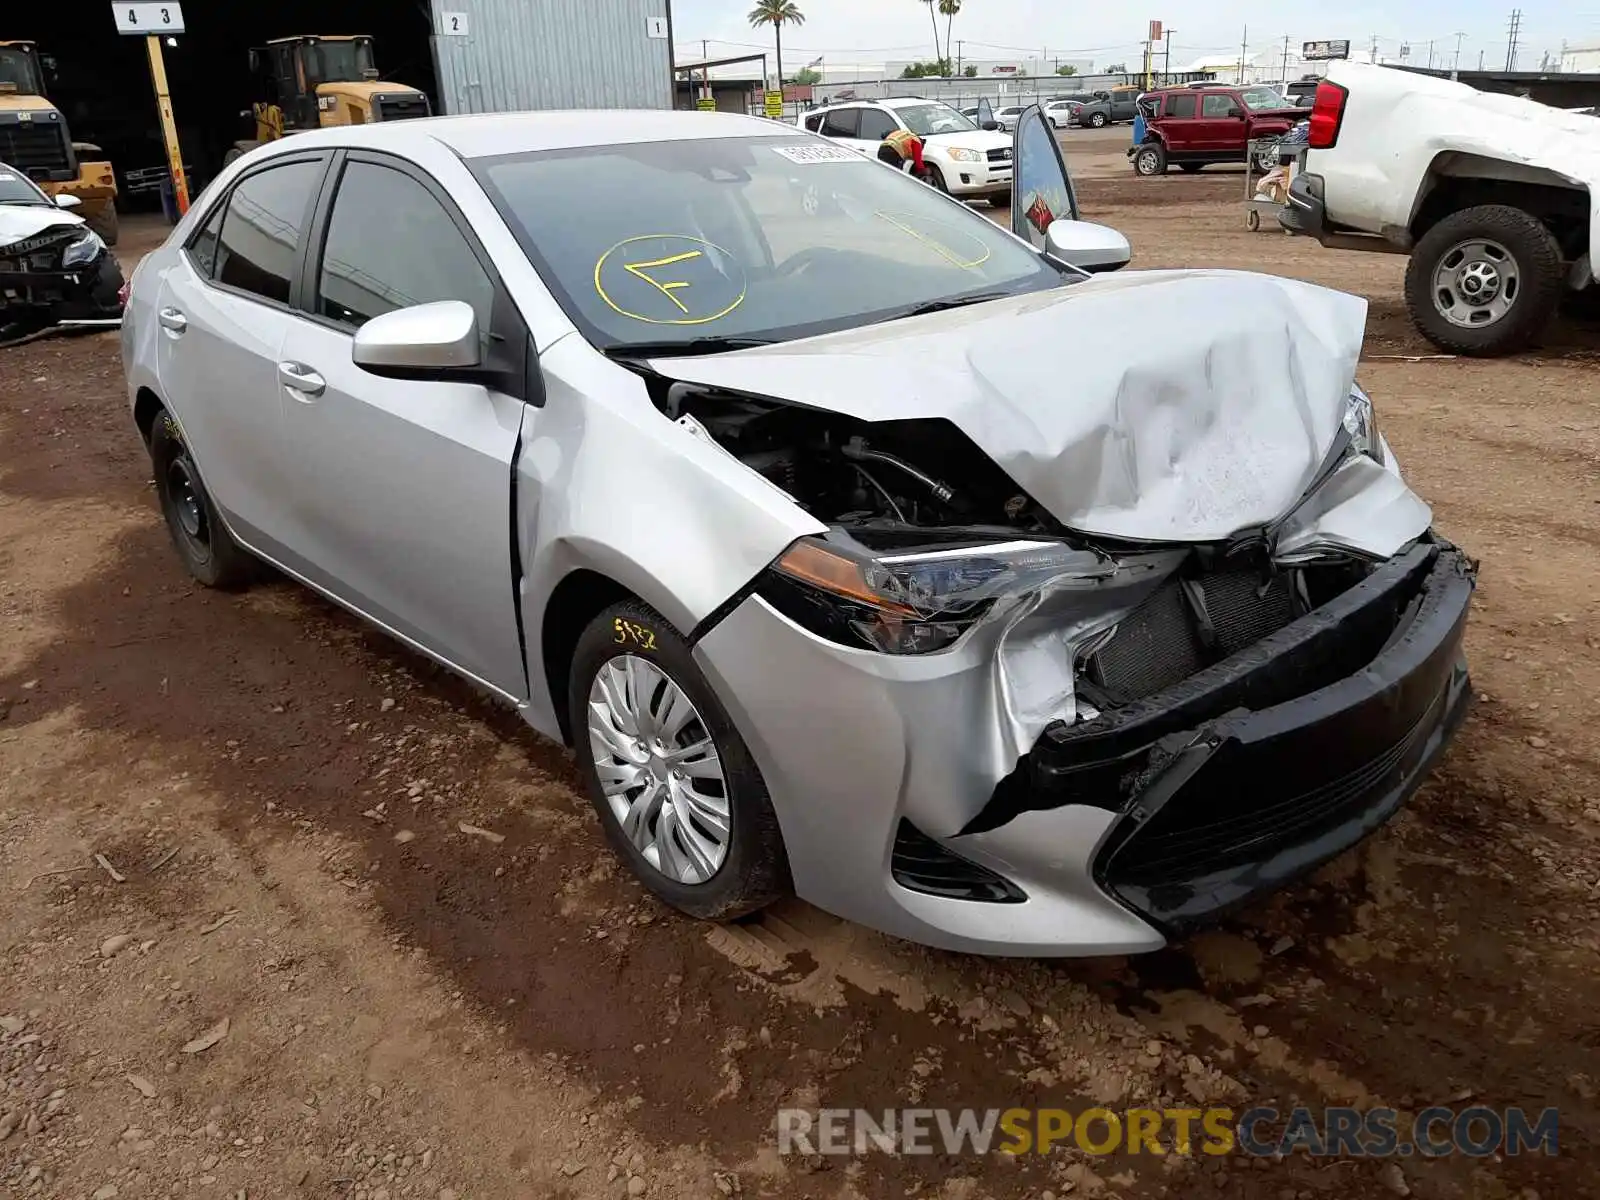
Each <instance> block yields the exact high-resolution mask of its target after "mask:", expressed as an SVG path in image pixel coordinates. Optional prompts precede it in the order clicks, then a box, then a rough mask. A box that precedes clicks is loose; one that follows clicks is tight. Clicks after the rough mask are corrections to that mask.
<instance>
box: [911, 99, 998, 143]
mask: <svg viewBox="0 0 1600 1200" xmlns="http://www.w3.org/2000/svg"><path fill="white" fill-rule="evenodd" d="M895 116H897V117H899V118H900V120H901V122H902V123H903V124H904V125H905V127H906V128H907V129H909V130H910V131H911V132H912V133H914V134H916V135H917V136H918V137H932V136H933V135H934V134H939V133H972V132H973V131H974V130H976V129H977V128H978V127H977V126H976V125H974V124H973V123H972V122H971V121H969V120H967V118H966V117H964V116H962V115H961V114H960V113H958V112H957V111H956V110H955V109H953V108H951V107H950V106H949V105H948V104H906V105H902V106H901V107H900V108H897V109H895Z"/></svg>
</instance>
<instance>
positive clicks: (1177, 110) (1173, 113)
mask: <svg viewBox="0 0 1600 1200" xmlns="http://www.w3.org/2000/svg"><path fill="white" fill-rule="evenodd" d="M1196 99H1198V97H1197V96H1195V94H1194V93H1193V92H1189V93H1187V94H1185V93H1183V92H1177V93H1175V94H1173V95H1170V96H1168V97H1167V116H1169V117H1180V118H1183V117H1193V116H1194V104H1195V100H1196Z"/></svg>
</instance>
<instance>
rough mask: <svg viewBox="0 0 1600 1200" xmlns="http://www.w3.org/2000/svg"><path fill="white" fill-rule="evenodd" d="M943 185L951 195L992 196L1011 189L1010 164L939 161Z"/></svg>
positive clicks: (969, 196) (965, 196) (968, 197)
mask: <svg viewBox="0 0 1600 1200" xmlns="http://www.w3.org/2000/svg"><path fill="white" fill-rule="evenodd" d="M939 170H940V171H941V172H943V174H944V181H945V186H946V187H948V188H949V189H950V193H951V195H954V196H961V197H963V198H967V199H970V198H971V197H973V196H993V195H997V194H999V193H1002V192H1010V191H1011V164H1010V163H1009V162H1004V163H1000V162H994V163H991V162H956V161H954V160H949V161H946V162H941V163H939Z"/></svg>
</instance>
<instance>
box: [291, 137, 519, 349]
mask: <svg viewBox="0 0 1600 1200" xmlns="http://www.w3.org/2000/svg"><path fill="white" fill-rule="evenodd" d="M380 214H381V215H380ZM436 300H462V301H465V302H466V303H468V304H470V305H472V307H473V310H474V311H475V312H476V313H477V314H478V328H479V330H480V331H481V332H482V333H483V334H484V335H485V336H487V334H488V331H489V324H490V318H491V316H492V315H493V309H494V283H493V281H492V280H491V279H490V278H489V275H488V273H487V272H486V271H485V270H484V269H483V265H482V264H481V263H479V261H478V257H477V255H475V254H474V253H473V252H472V247H471V246H470V245H468V243H467V239H466V238H465V237H464V236H463V235H462V233H461V230H460V229H459V228H457V226H456V223H455V222H454V221H453V220H451V218H450V215H449V214H448V213H446V212H445V210H444V209H443V208H442V207H441V206H440V204H439V202H438V201H437V200H435V199H434V198H433V195H432V193H430V192H429V191H428V189H427V188H425V187H423V186H422V184H420V183H418V182H417V181H416V180H415V179H413V178H412V177H411V176H409V175H407V174H406V173H405V172H403V171H396V170H393V169H392V168H389V167H384V166H379V165H377V164H375V163H367V162H352V163H351V164H350V165H349V166H347V167H346V168H345V171H344V176H343V178H342V179H341V180H340V181H339V191H338V194H337V195H336V196H335V197H334V201H333V212H332V215H331V216H330V217H329V218H328V237H327V241H326V242H324V243H323V249H322V264H321V268H320V270H319V272H318V275H317V297H316V305H317V313H318V315H320V316H323V317H327V318H329V319H330V320H334V321H337V322H339V323H340V324H341V325H347V326H349V327H350V328H351V329H359V328H360V327H361V326H362V325H364V324H366V322H368V321H370V320H371V319H372V318H373V317H376V316H380V315H381V314H383V313H386V312H393V311H394V310H395V309H397V308H410V307H411V306H412V305H415V304H429V303H432V302H433V301H436Z"/></svg>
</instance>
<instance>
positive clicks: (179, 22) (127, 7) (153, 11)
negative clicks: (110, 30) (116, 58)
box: [111, 0, 184, 37]
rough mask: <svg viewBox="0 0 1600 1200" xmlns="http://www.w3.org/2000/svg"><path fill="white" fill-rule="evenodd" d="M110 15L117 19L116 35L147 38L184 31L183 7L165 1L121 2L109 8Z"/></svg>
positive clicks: (123, 0)
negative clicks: (125, 34)
mask: <svg viewBox="0 0 1600 1200" xmlns="http://www.w3.org/2000/svg"><path fill="white" fill-rule="evenodd" d="M111 14H112V16H114V17H116V19H117V32H118V33H132V34H138V35H139V36H141V37H149V36H151V35H156V36H160V35H162V34H167V33H182V32H183V31H184V30H183V6H182V5H181V4H169V3H166V2H165V0H157V2H154V3H145V2H143V0H141V2H139V3H130V2H129V0H122V3H120V4H113V5H112V6H111Z"/></svg>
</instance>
